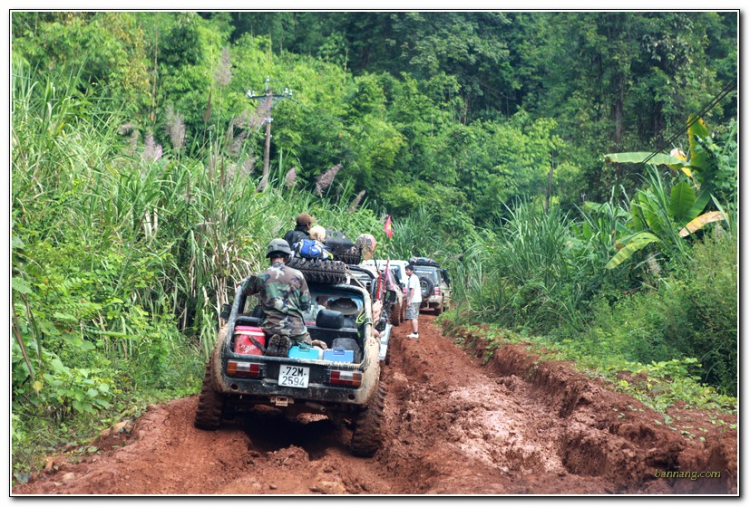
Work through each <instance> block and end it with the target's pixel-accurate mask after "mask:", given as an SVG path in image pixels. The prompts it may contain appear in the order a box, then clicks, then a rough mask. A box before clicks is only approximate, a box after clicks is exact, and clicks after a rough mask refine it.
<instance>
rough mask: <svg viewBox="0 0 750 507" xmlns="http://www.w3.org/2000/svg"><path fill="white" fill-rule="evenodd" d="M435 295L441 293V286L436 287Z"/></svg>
mask: <svg viewBox="0 0 750 507" xmlns="http://www.w3.org/2000/svg"><path fill="white" fill-rule="evenodd" d="M435 295H436V296H439V295H440V287H435Z"/></svg>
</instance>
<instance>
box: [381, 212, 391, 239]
mask: <svg viewBox="0 0 750 507" xmlns="http://www.w3.org/2000/svg"><path fill="white" fill-rule="evenodd" d="M383 230H384V231H385V235H386V236H388V238H389V239H390V238H392V237H393V227H391V215H388V218H386V219H385V225H384V226H383Z"/></svg>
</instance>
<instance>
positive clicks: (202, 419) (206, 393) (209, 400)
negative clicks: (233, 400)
mask: <svg viewBox="0 0 750 507" xmlns="http://www.w3.org/2000/svg"><path fill="white" fill-rule="evenodd" d="M212 363H213V361H211V360H210V359H209V360H208V363H206V373H205V375H203V387H202V388H201V394H200V396H198V408H197V409H196V411H195V421H194V424H195V427H196V428H200V429H202V430H216V429H219V426H221V421H222V419H223V417H224V402H225V400H224V396H223V395H222V394H221V393H217V392H216V391H215V390H214V387H213V385H212V384H211V370H212Z"/></svg>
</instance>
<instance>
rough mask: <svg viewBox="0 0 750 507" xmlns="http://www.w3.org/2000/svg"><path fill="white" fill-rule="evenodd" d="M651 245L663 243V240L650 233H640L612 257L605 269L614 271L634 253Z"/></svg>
mask: <svg viewBox="0 0 750 507" xmlns="http://www.w3.org/2000/svg"><path fill="white" fill-rule="evenodd" d="M651 243H661V240H660V239H659V238H657V237H656V236H654V235H653V234H651V233H650V232H639V233H638V234H636V235H634V236H633V237H632V238H630V241H628V243H627V244H626V245H625V246H624V247H622V249H621V250H620V251H619V252H617V253H616V254H615V256H614V257H612V258H611V259H610V260H609V262H608V263H607V265H606V266H604V268H605V269H614V268H616V267H617V266H619V265H620V264H622V263H623V262H625V261H626V260H628V259H630V258H631V257H632V256H633V254H634V253H636V252H637V251H638V250H641V249H642V248H643V247H645V246H647V245H650V244H651Z"/></svg>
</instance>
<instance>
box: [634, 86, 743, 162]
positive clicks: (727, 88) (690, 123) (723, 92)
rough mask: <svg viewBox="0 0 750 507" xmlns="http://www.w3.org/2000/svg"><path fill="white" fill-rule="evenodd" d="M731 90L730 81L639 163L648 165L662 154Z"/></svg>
mask: <svg viewBox="0 0 750 507" xmlns="http://www.w3.org/2000/svg"><path fill="white" fill-rule="evenodd" d="M733 88H734V83H733V82H731V81H730V82H729V83H727V84H726V85H725V86H724V88H722V90H721V91H720V92H719V94H718V95H717V96H715V97H714V98H713V100H711V102H709V103H708V104H707V105H705V106H704V107H703V108H702V109H701V110H700V112H699V113H698V114H697V115H694V116H693V118H692V119H691V120H690V121H688V124H687V125H686V126H685V127H684V128H682V129H680V130H679V131H678V132H677V133H676V134H675V135H673V136H672V137H670V138H669V140H667V141H666V142H665V143H663V144H662V145H661V146H660V147H659V148H658V149H657V150H656V151H654V152H653V153H652V154H651V155H649V156H648V157H647V158H646V159H645V160H644V161H643V162H641V164H646V163H648V161H649V160H651V159H652V158H654V157H655V156H656V155H658V154H659V153H661V152H662V150H664V148H666V147H667V146H669V145H671V144H672V143H673V142H674V141H675V140H676V139H677V138H678V137H680V136H681V135H683V134H684V133H685V132H687V131H688V130H689V129H690V127H692V126H693V124H694V123H695V122H697V121H698V120H699V119H700V118H702V117H703V115H705V114H706V113H707V112H708V111H710V110H711V109H713V108H714V107H716V105H717V104H718V103H719V102H721V100H722V99H723V98H724V97H726V96H727V94H728V93H729V92H730V91H732V89H733Z"/></svg>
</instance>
